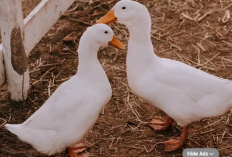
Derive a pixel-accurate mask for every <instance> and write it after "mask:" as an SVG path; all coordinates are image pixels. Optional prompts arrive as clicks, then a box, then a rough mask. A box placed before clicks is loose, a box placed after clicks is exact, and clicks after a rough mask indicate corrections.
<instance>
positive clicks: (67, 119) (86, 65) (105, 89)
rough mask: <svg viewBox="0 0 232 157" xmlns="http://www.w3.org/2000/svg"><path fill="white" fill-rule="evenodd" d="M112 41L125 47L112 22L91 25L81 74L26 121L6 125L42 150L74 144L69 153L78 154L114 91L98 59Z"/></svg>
mask: <svg viewBox="0 0 232 157" xmlns="http://www.w3.org/2000/svg"><path fill="white" fill-rule="evenodd" d="M108 43H110V44H112V45H114V46H116V47H118V48H120V49H123V48H124V47H123V44H122V43H121V42H120V41H119V40H118V39H117V38H116V37H115V36H114V34H113V31H112V29H111V28H110V27H109V26H107V25H105V24H96V25H94V26H92V27H89V28H88V29H87V30H86V31H85V32H84V34H83V35H82V37H81V39H80V43H79V48H78V53H79V65H78V72H77V74H76V75H74V76H73V77H72V78H71V79H69V80H68V81H66V82H64V83H63V84H61V85H60V87H59V88H58V89H57V90H56V91H55V92H54V93H53V94H52V96H51V97H49V99H48V100H47V101H46V102H45V103H44V105H43V106H42V107H41V108H40V109H39V110H37V111H36V112H35V113H34V114H33V115H31V116H30V117H29V118H28V119H27V120H26V121H25V122H23V123H22V124H6V125H5V127H6V129H8V130H9V131H10V132H12V133H13V134H15V135H17V136H18V138H19V139H21V140H22V141H24V142H26V143H28V144H31V145H32V146H33V147H34V148H35V149H36V150H37V151H39V152H40V153H42V154H46V155H52V154H55V153H59V152H61V151H63V150H64V149H65V148H67V147H70V148H69V149H68V150H69V155H70V156H71V157H75V156H76V155H75V153H74V148H71V147H72V146H74V145H75V144H76V143H79V142H81V141H82V139H83V138H84V136H85V135H86V134H87V133H88V131H89V130H90V129H91V128H92V126H93V125H94V124H95V122H96V120H97V118H98V115H99V113H100V112H101V110H102V108H103V107H104V106H105V105H106V104H107V103H108V101H109V100H110V98H111V95H112V89H111V86H110V83H109V80H108V78H107V76H106V74H105V71H104V70H103V68H102V66H101V64H100V63H99V61H98V59H97V52H98V49H99V48H100V47H101V46H106V45H107V44H108Z"/></svg>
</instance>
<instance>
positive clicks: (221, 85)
mask: <svg viewBox="0 0 232 157" xmlns="http://www.w3.org/2000/svg"><path fill="white" fill-rule="evenodd" d="M114 21H118V22H119V23H121V24H124V25H126V27H127V28H128V30H129V33H130V39H129V43H128V54H127V60H126V65H127V77H128V83H129V86H130V88H131V89H132V90H133V91H134V92H135V93H136V94H137V95H138V96H139V97H141V98H142V99H143V100H145V101H147V102H148V103H150V104H152V105H154V106H156V107H158V108H159V109H161V110H163V111H164V112H165V113H166V114H167V115H168V116H169V118H168V119H167V120H166V121H164V120H161V119H153V120H152V122H151V124H150V125H151V126H152V127H153V128H154V129H155V130H165V129H167V128H168V127H169V126H170V125H171V124H172V122H173V120H175V121H176V122H177V123H178V124H180V125H182V126H183V130H182V134H181V138H171V139H170V140H168V141H165V142H162V143H163V144H164V145H165V150H166V151H174V150H176V149H178V148H180V147H182V145H183V143H184V140H185V139H186V137H187V126H188V125H189V124H190V123H192V122H194V121H198V120H200V119H202V118H206V117H213V116H219V115H222V114H224V113H225V112H226V111H228V110H229V109H230V108H231V107H232V82H231V81H229V80H225V79H221V78H218V77H216V76H213V75H210V74H208V73H205V72H203V71H201V70H198V69H196V68H194V67H191V66H189V65H187V64H184V63H181V62H178V61H175V60H171V59H166V58H160V57H158V56H156V55H155V54H154V51H153V45H152V42H151V36H150V31H151V18H150V15H149V12H148V10H147V8H146V7H145V6H144V5H142V4H140V3H138V2H135V1H131V0H122V1H119V2H118V3H116V5H115V6H114V7H113V9H112V10H111V11H110V12H109V13H107V14H106V15H105V16H104V17H102V18H101V19H100V20H98V23H110V22H114ZM170 117H171V118H170Z"/></svg>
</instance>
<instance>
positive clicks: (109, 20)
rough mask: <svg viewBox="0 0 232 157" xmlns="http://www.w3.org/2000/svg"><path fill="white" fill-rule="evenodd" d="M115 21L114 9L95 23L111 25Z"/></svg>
mask: <svg viewBox="0 0 232 157" xmlns="http://www.w3.org/2000/svg"><path fill="white" fill-rule="evenodd" d="M116 21H117V18H116V17H115V15H114V9H112V10H110V11H109V12H108V13H107V14H106V15H105V16H103V17H102V18H100V19H99V20H97V23H104V24H108V23H113V22H116Z"/></svg>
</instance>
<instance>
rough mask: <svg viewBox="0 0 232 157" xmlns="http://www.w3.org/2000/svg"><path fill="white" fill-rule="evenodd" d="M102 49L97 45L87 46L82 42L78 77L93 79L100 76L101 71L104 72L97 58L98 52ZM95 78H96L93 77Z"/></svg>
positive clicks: (79, 50)
mask: <svg viewBox="0 0 232 157" xmlns="http://www.w3.org/2000/svg"><path fill="white" fill-rule="evenodd" d="M99 48H100V46H99V45H97V44H88V45H87V44H85V43H83V44H82V43H81V42H80V46H79V48H78V56H79V63H78V75H79V76H82V77H85V78H88V79H92V78H97V77H98V76H99V71H100V72H101V71H103V69H102V66H101V64H100V63H99V61H98V58H97V51H98V49H99ZM92 76H94V77H92Z"/></svg>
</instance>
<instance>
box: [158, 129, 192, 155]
mask: <svg viewBox="0 0 232 157" xmlns="http://www.w3.org/2000/svg"><path fill="white" fill-rule="evenodd" d="M187 131H188V127H187V126H186V127H184V128H183V129H182V133H181V136H180V137H179V138H176V137H172V138H170V139H169V140H167V141H164V142H160V143H162V144H164V146H165V151H167V152H172V151H175V150H177V149H179V148H181V147H182V146H183V144H184V142H185V140H186V138H187Z"/></svg>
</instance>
